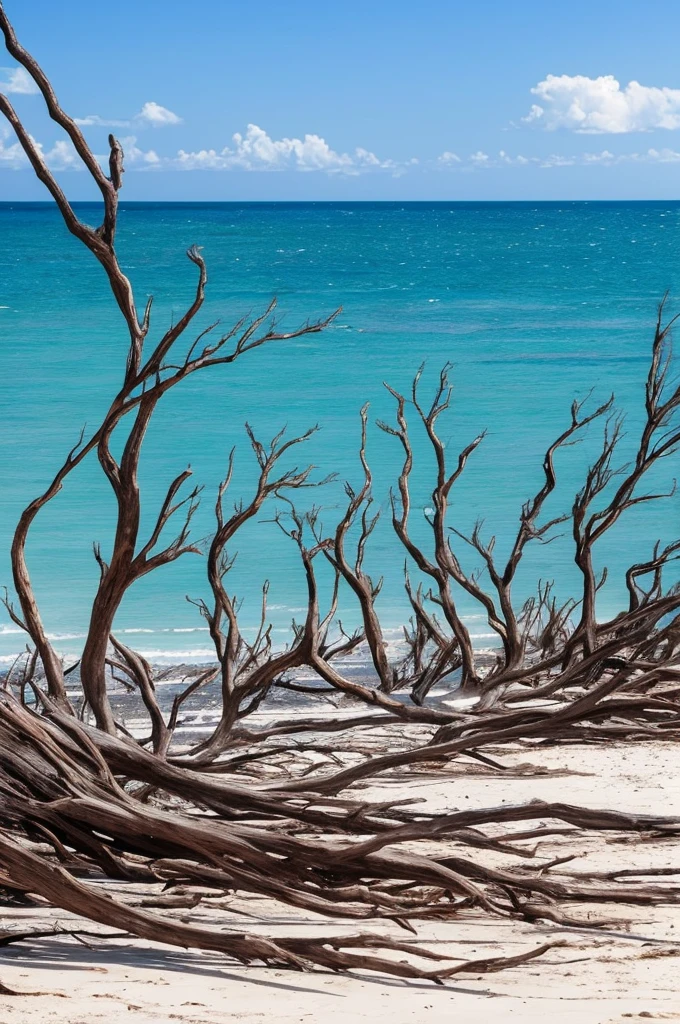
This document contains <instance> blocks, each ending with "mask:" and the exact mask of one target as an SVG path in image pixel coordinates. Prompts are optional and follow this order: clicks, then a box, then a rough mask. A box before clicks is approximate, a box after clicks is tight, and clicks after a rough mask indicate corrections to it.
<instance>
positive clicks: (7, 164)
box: [0, 127, 28, 171]
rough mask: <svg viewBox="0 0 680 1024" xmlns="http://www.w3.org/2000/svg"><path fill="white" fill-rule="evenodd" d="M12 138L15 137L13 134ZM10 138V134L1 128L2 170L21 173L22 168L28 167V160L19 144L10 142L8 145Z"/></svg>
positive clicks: (0, 163) (0, 157) (0, 164)
mask: <svg viewBox="0 0 680 1024" xmlns="http://www.w3.org/2000/svg"><path fill="white" fill-rule="evenodd" d="M12 137H14V136H13V134H12ZM9 138H10V132H9V131H7V129H5V128H2V127H0V168H4V169H5V170H11V171H19V170H21V168H22V167H26V166H27V164H28V160H27V159H26V155H25V153H24V151H23V149H22V148H21V146H20V145H19V143H18V142H10V143H9V144H8V142H7V140H8V139H9Z"/></svg>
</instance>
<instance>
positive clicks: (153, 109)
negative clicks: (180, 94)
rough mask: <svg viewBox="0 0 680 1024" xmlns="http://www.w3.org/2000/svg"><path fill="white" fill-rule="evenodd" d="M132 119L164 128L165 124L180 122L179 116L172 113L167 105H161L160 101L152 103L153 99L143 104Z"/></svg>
mask: <svg viewBox="0 0 680 1024" xmlns="http://www.w3.org/2000/svg"><path fill="white" fill-rule="evenodd" d="M134 120H135V121H140V122H142V123H145V124H150V125H152V126H153V127H154V128H164V127H165V126H166V125H170V124H181V123H182V118H181V117H179V116H178V115H177V114H174V113H173V112H172V110H168V108H167V107H162V106H161V105H160V103H154V101H153V100H149V102H148V103H145V104H144V106H143V107H142V109H141V110H140V111H139V113H138V114H137V115H136V116H135V118H134Z"/></svg>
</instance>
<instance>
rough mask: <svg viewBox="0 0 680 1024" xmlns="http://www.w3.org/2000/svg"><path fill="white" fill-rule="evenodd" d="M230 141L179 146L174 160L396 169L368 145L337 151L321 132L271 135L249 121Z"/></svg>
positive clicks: (192, 165)
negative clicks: (301, 135) (191, 147)
mask: <svg viewBox="0 0 680 1024" xmlns="http://www.w3.org/2000/svg"><path fill="white" fill-rule="evenodd" d="M232 143H233V145H232V146H225V147H224V149H221V150H215V149H201V150H198V151H193V152H186V151H185V150H183V149H180V151H179V153H178V154H177V157H176V159H175V161H174V164H175V166H176V167H179V168H181V169H183V170H198V169H204V170H231V169H234V168H240V169H242V170H248V171H263V170H270V171H275V170H284V169H286V168H288V169H290V168H293V169H295V170H298V171H327V172H329V173H338V172H339V173H344V174H358V173H359V172H360V171H362V170H369V169H372V168H373V169H377V168H382V169H389V170H396V169H397V165H396V164H395V163H394V162H393V161H390V160H384V161H383V160H380V159H379V158H378V157H377V156H376V155H375V153H371V152H370V151H369V150H367V149H361V148H358V149H356V150H355V151H354V153H353V154H352V155H350V154H349V153H337V152H336V151H335V150H334V149H331V147H330V146H329V145H328V143H327V142H326V140H325V139H323V138H322V137H321V136H320V135H305V136H304V138H302V139H298V138H292V139H289V138H283V139H272V138H271V136H269V135H268V134H267V132H266V131H264V129H263V128H260V127H258V125H256V124H249V125H248V128H247V130H246V133H245V135H242V134H241V133H240V132H236V134H235V135H234V136H233V137H232Z"/></svg>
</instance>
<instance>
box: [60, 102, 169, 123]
mask: <svg viewBox="0 0 680 1024" xmlns="http://www.w3.org/2000/svg"><path fill="white" fill-rule="evenodd" d="M74 121H75V122H76V124H78V125H80V127H81V128H92V127H96V128H131V127H132V126H133V125H136V126H137V127H138V128H149V127H150V128H165V127H167V126H168V125H173V124H182V118H181V117H179V115H178V114H175V113H173V112H172V110H168V108H167V107H162V106H161V105H160V103H154V101H153V100H149V102H148V103H145V104H144V106H143V107H142V109H141V110H140V111H139V113H138V114H135V116H134V117H131V118H129V119H128V120H119V119H116V118H111V117H100V115H99V114H88V115H87V117H75V118H74Z"/></svg>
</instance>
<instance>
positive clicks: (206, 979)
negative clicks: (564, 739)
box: [0, 743, 680, 1024]
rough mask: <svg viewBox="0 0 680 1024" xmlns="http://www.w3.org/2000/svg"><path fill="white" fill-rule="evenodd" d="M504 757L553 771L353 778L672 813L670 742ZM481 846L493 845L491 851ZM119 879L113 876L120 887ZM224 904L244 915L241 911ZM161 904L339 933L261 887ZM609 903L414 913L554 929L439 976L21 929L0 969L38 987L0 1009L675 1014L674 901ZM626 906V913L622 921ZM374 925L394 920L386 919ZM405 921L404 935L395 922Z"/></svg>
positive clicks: (506, 930) (88, 1018)
mask: <svg viewBox="0 0 680 1024" xmlns="http://www.w3.org/2000/svg"><path fill="white" fill-rule="evenodd" d="M503 760H504V761H505V762H506V763H514V764H515V765H516V766H520V765H522V764H531V765H534V766H540V767H541V768H545V769H550V770H552V771H553V772H554V773H555V774H548V775H528V774H527V770H526V769H524V768H521V767H517V770H516V771H513V772H512V774H511V775H510V776H508V775H507V774H506V775H503V776H498V775H489V774H487V773H486V770H480V769H478V768H475V767H473V768H470V766H469V764H468V765H467V766H466V767H465V769H463V767H462V765H461V768H460V770H459V772H458V774H455V775H453V776H447V777H445V778H436V777H434V778H433V777H432V776H428V777H422V776H420V777H419V776H413V775H403V776H401V777H399V778H398V779H392V780H391V781H389V782H384V783H383V784H381V786H380V787H376V786H375V785H374V786H372V787H371V788H367V789H366V790H364V792H365V793H366V795H370V796H376V795H378V794H384V793H385V792H386V791H387V792H389V794H390V795H391V796H393V795H394V792H395V788H398V789H399V790H400V791H403V792H404V794H405V795H408V796H414V795H418V796H422V797H424V798H426V799H427V801H428V802H429V803H431V804H432V806H438V807H448V808H451V809H453V808H456V807H466V806H469V805H470V804H477V805H495V804H500V803H502V802H503V801H505V802H509V803H517V802H521V801H524V800H531V799H536V798H538V799H544V800H561V801H567V802H570V803H580V804H584V805H588V806H592V807H597V806H601V807H604V806H606V807H610V808H617V809H627V810H632V811H640V812H644V813H658V814H673V813H677V814H680V781H679V780H680V746H678V745H674V744H670V743H669V744H661V743H656V744H644V745H643V744H631V743H619V744H612V745H611V746H608V747H601V746H598V747H595V746H570V747H566V748H561V749H550V748H548V749H543V750H538V749H536V748H527V749H523V750H516V751H515V752H514V753H513V754H512V755H508V753H507V751H505V752H504V753H503ZM527 845H529V844H527ZM679 847H680V842H679V841H678V840H675V839H662V840H658V839H645V840H640V839H637V838H634V839H633V840H632V841H627V842H623V843H622V842H612V841H610V842H607V841H606V840H605V839H604V838H603V837H602V836H600V837H598V838H595V837H594V836H592V835H589V834H586V835H582V836H580V837H579V838H577V839H575V838H574V837H569V838H568V839H566V838H564V837H557V838H555V839H550V840H546V841H544V842H543V843H542V845H541V847H540V849H539V851H538V852H537V857H538V858H539V859H541V858H542V859H545V860H546V861H548V860H550V859H552V858H553V857H555V856H560V855H566V854H568V853H577V854H579V859H578V860H576V861H574V862H573V867H572V865H569V867H570V869H573V870H578V869H579V865H583V864H588V866H589V867H594V866H596V867H597V869H598V870H608V869H610V868H613V867H623V866H626V867H640V866H642V865H648V866H649V865H653V866H656V867H668V866H674V867H677V868H678V874H679V875H680V848H679ZM484 857H485V858H487V859H489V860H493V856H491V857H490V856H489V855H488V854H487V853H484ZM504 863H506V864H507V863H508V862H507V860H505V861H504ZM674 881H676V882H677V878H675V879H674ZM105 884H110V883H105ZM117 888H118V890H119V891H120V890H121V889H122V890H123V891H125V887H121V886H118V887H117ZM136 896H137V898H138V897H139V894H138V893H137V894H136ZM130 898H132V896H131V890H130ZM235 910H241V911H244V912H245V913H247V914H249V915H252V916H250V917H244V916H242V915H239V914H237V913H234V912H233V911H235ZM163 912H164V913H171V912H170V911H163ZM172 913H174V914H177V915H178V916H180V917H183V918H184V919H185V920H189V919H191V920H196V921H198V920H200V921H201V923H209V922H210V923H212V924H214V925H215V926H216V927H217V926H222V927H224V926H227V927H233V928H239V929H240V928H244V927H249V928H255V929H265V930H267V931H270V932H272V933H279V934H292V933H296V934H298V933H302V932H305V933H312V932H317V933H319V934H332V933H335V934H337V933H338V931H340V930H341V929H342V928H343V923H342V922H334V921H331V922H329V921H325V920H321V919H320V918H317V917H313V916H312V915H308V914H304V913H302V912H297V911H294V910H291V909H290V908H287V907H283V906H281V907H278V906H272V904H271V903H269V902H265V901H264V900H258V899H248V900H243V899H240V900H238V901H235V902H233V903H232V904H231V905H230V911H228V912H226V913H225V912H218V911H216V910H214V909H210V908H207V909H206V908H205V907H204V906H202V905H201V906H198V907H196V908H195V909H194V910H190V911H187V910H176V911H172ZM573 913H574V914H577V913H578V915H579V917H580V918H581V919H583V920H584V921H587V920H588V918H589V917H590V918H591V919H592V918H593V917H596V916H598V915H600V916H608V917H611V916H613V915H612V913H611V911H604V909H603V908H598V907H593V906H591V907H574V908H573ZM615 916H616V917H617V918H620V919H621V921H622V923H621V925H620V926H618V927H617V928H616V933H615V934H608V935H605V934H603V933H602V932H597V931H595V930H589V929H588V928H584V929H583V930H576V929H564V928H560V927H558V926H555V925H551V924H549V923H545V924H540V925H529V924H524V923H517V922H512V921H505V920H500V921H497V920H492V919H489V918H481V917H479V916H476V915H475V914H473V913H472V914H471V916H468V917H466V918H465V919H461V920H460V921H459V922H456V923H453V924H452V923H449V924H446V925H442V924H440V923H437V924H431V923H426V924H424V925H423V926H422V927H419V938H420V941H422V942H428V941H429V943H430V945H432V946H434V947H435V948H437V949H442V950H446V951H447V952H449V953H452V954H453V955H456V956H459V957H461V958H471V959H472V958H479V957H484V956H496V955H501V954H506V955H509V954H512V953H516V952H520V951H523V950H526V949H528V948H533V947H534V946H537V945H540V944H541V943H543V942H546V941H549V940H555V939H559V938H561V939H563V940H564V941H565V945H564V946H563V947H561V948H558V949H555V950H552V951H550V952H549V953H547V954H546V955H545V957H544V958H543V959H542V960H536V961H534V962H532V963H528V964H525V965H523V966H521V967H518V968H515V969H513V970H508V971H505V972H503V973H500V974H492V975H486V976H479V975H475V974H464V975H461V976H459V977H457V978H456V979H455V982H454V981H451V982H449V983H447V985H446V986H444V987H437V986H435V985H432V984H429V983H426V984H419V983H414V982H401V981H398V980H393V979H385V978H383V977H376V976H369V975H364V976H355V977H339V976H335V975H332V974H325V973H318V974H310V975H301V974H297V973H291V972H286V971H279V970H266V969H259V968H253V967H247V968H246V967H242V966H240V965H236V964H233V963H228V962H226V961H225V960H224V958H221V957H218V956H214V955H212V954H203V953H198V952H192V951H188V952H182V951H180V950H177V949H171V948H169V947H161V946H153V945H151V944H149V943H143V942H137V941H130V940H123V941H106V942H103V941H100V940H98V939H91V940H88V941H89V943H90V946H89V947H88V946H83V945H80V944H78V943H77V942H76V941H75V940H73V939H70V938H66V937H62V938H60V937H55V938H48V939H43V940H32V941H31V942H30V943H29V942H26V943H23V944H21V945H15V946H12V947H8V948H6V949H3V950H0V964H1V965H0V980H2V981H3V982H4V983H5V984H6V985H9V986H11V987H12V988H15V989H17V990H21V991H29V990H30V991H33V992H38V993H42V994H40V995H31V996H23V997H22V996H14V997H5V996H0V1024H9V1022H12V1024H14V1022H16V1024H20V1022H21V1024H23V1022H24V1021H26V1022H29V1024H30V1022H35V1024H37V1022H45V1024H48V1022H49V1024H114V1022H115V1024H118V1022H119V1021H120V1020H121V1019H125V1020H128V1019H129V1020H131V1021H134V1022H135V1024H165V1022H167V1021H180V1022H186V1024H213V1022H215V1024H217V1022H220V1024H221V1022H226V1021H243V1022H253V1024H255V1022H260V1021H265V1020H266V1021H274V1022H281V1024H289V1022H290V1024H292V1022H295V1024H299V1022H304V1024H315V1022H317V1021H319V1022H324V1024H326V1022H332V1024H335V1022H338V1024H339V1022H340V1021H342V1022H355V1021H356V1022H369V1021H371V1022H375V1021H381V1022H382V1021H385V1022H389V1024H407V1022H411V1024H412V1022H420V1021H428V1022H440V1021H441V1022H444V1021H455V1022H456V1024H468V1022H469V1024H473V1022H480V1024H481V1022H486V1021H494V1022H496V1021H498V1022H503V1021H507V1020H510V1021H512V1020H516V1021H522V1022H525V1021H526V1022H536V1024H538V1022H543V1021H551V1022H552V1021H554V1022H563V1021H564V1022H566V1021H569V1022H576V1021H578V1022H581V1024H605V1022H607V1024H609V1022H622V1024H623V1022H624V1021H629V1020H631V1019H632V1020H635V1019H658V1020H676V1021H680V913H679V912H678V908H677V907H676V908H674V907H662V908H652V909H650V908H647V907H632V908H626V907H618V908H617V909H616V912H615ZM624 919H625V921H627V922H628V923H623V922H624ZM56 922H60V923H62V924H63V925H67V924H69V923H70V919H69V915H67V914H64V913H60V912H55V911H52V910H49V909H43V908H29V909H23V908H21V909H18V908H12V907H3V908H2V909H0V927H5V928H8V927H12V928H18V927H37V926H38V925H43V924H48V925H49V924H54V923H56ZM88 927H89V926H88ZM92 927H93V930H94V929H95V928H96V926H92ZM385 927H386V928H388V929H394V930H395V931H396V926H392V925H389V924H387V925H385ZM346 930H347V931H348V932H354V931H356V925H354V924H350V923H348V925H347V929H346ZM391 933H392V934H393V933H394V932H393V931H392V932H391ZM401 936H403V937H404V938H405V937H406V933H401Z"/></svg>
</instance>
